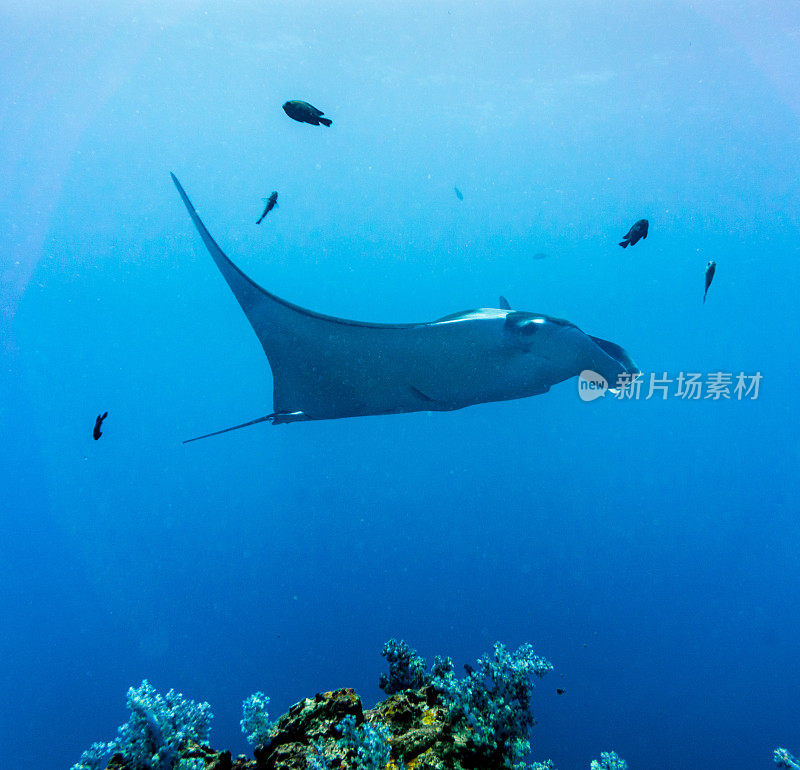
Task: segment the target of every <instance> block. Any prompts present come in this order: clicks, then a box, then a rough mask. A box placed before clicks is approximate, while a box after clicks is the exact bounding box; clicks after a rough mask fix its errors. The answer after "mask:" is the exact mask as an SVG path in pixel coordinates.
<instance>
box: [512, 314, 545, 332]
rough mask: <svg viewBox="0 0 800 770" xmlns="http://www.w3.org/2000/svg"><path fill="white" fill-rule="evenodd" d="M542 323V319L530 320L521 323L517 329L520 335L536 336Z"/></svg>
mask: <svg viewBox="0 0 800 770" xmlns="http://www.w3.org/2000/svg"><path fill="white" fill-rule="evenodd" d="M544 322H545V320H544V318H531V319H530V320H529V321H523V322H522V323H521V324H519V327H518V328H519V330H520V332H522V334H525V335H527V336H530V335H531V334H536V332H537V331H539V329H540V327H541V326H542V325H543V324H544Z"/></svg>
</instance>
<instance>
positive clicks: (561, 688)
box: [556, 687, 566, 695]
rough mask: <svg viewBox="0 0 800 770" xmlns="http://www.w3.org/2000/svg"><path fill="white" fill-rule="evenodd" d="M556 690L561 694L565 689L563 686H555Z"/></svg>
mask: <svg viewBox="0 0 800 770" xmlns="http://www.w3.org/2000/svg"><path fill="white" fill-rule="evenodd" d="M556 692H557V693H558V694H559V695H563V694H564V693H565V692H566V690H565V689H564V688H563V687H556Z"/></svg>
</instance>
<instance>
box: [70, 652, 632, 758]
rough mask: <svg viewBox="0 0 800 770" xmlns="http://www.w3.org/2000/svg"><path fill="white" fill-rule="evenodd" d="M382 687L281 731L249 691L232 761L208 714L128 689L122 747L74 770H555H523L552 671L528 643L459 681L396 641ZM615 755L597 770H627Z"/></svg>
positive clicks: (320, 700)
mask: <svg viewBox="0 0 800 770" xmlns="http://www.w3.org/2000/svg"><path fill="white" fill-rule="evenodd" d="M383 655H384V657H385V658H386V660H387V661H388V663H389V674H388V675H385V676H383V677H382V678H381V686H382V687H383V689H384V691H385V692H387V694H388V697H387V698H386V699H385V700H383V701H381V702H380V703H378V704H377V705H376V706H375V707H374V708H372V709H364V707H363V705H362V703H361V699H360V698H359V696H358V695H357V694H356V693H355V692H354V691H353V690H351V689H340V690H334V691H331V692H325V693H318V694H317V695H315V696H314V697H313V698H305V699H303V700H301V701H300V702H299V703H296V704H295V705H294V706H292V707H291V708H290V709H289V710H288V711H287V712H286V713H285V714H284V715H282V716H281V717H279V718H278V719H277V720H275V721H274V722H271V721H270V720H269V715H268V714H267V710H266V707H267V704H268V703H269V698H267V696H266V695H264V694H263V693H261V692H256V693H253V695H251V696H250V697H249V698H247V699H246V700H245V701H244V703H243V704H242V706H243V718H242V720H241V726H242V730H243V731H244V733H245V734H246V736H247V739H248V740H249V741H250V742H251V743H253V744H255V749H254V752H253V753H254V758H253V759H250V758H248V757H246V756H244V755H242V756H239V757H236V758H235V759H234V758H232V757H231V754H230V752H229V751H214V750H212V749H211V748H210V747H209V746H208V745H207V742H208V737H209V730H210V721H211V711H210V708H209V706H208V704H207V703H202V704H198V703H195V702H194V701H189V700H187V699H185V698H183V696H182V695H180V694H178V693H174V692H173V691H172V690H170V692H168V693H167V695H166V696H161V695H159V694H158V693H156V692H155V690H154V689H153V688H152V687H151V686H150V685H149V683H148V682H147V681H144V682H143V683H142V685H141V686H140V687H139V688H135V689H134V688H131V689H130V690H129V691H128V708H129V709H130V711H131V717H130V719H129V721H128V722H127V723H126V724H125V725H123V726H122V727H120V728H119V734H118V737H117V740H116V741H113V742H111V743H109V744H102V743H98V744H94V745H93V746H92V748H91V749H90V750H89V751H87V752H84V755H83V756H82V757H81V760H80V762H79V763H78V764H76V765H74V766H73V768H72V770H100V768H101V767H103V765H102V762H103V759H104V758H105V757H106V756H108V754H109V753H113V756H112V757H111V760H110V761H109V762H108V764H107V766H106V767H107V768H108V770H200V768H202V769H203V770H555V768H554V767H553V765H552V763H551V762H549V761H546V762H537V763H535V764H533V765H529V764H525V763H524V762H523V758H524V756H525V754H527V752H528V751H529V748H530V744H529V742H528V741H529V733H530V729H531V728H532V726H533V725H534V719H533V712H532V704H533V688H534V681H535V680H536V679H537V678H539V677H541V676H543V675H544V674H545V673H547V672H548V671H549V670H551V669H552V665H551V664H550V663H549V662H548V661H546V660H545V659H544V658H541V657H539V656H537V655H534V653H533V650H532V648H531V646H530V645H527V644H524V645H522V646H521V647H520V648H519V649H518V650H517V651H516V652H509V651H508V650H507V649H506V648H505V646H504V645H502V644H500V643H499V642H498V643H497V644H495V645H494V649H493V650H492V652H491V653H488V654H486V655H483V656H482V657H481V658H480V659H479V660H478V663H477V667H476V668H475V669H472V668H471V667H465V668H467V674H466V676H465V677H463V678H462V679H458V678H457V677H456V676H455V675H454V673H453V664H452V662H451V661H450V660H449V659H446V658H438V657H437V658H436V660H435V661H434V664H433V666H432V668H431V671H430V672H428V670H427V666H426V665H425V661H424V660H423V659H422V658H421V657H420V656H419V655H418V654H417V653H416V651H415V650H413V649H412V648H411V647H409V646H408V645H407V644H406V643H405V642H402V641H400V642H398V641H396V640H390V641H389V642H387V644H386V645H385V646H384V649H383ZM626 767H627V765H626V764H625V762H624V761H623V760H621V759H620V758H619V757H617V755H616V754H614V753H613V752H612V753H610V754H601V759H600V762H593V763H592V770H625V768H626Z"/></svg>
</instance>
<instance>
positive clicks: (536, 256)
mask: <svg viewBox="0 0 800 770" xmlns="http://www.w3.org/2000/svg"><path fill="white" fill-rule="evenodd" d="M533 258H534V259H547V254H545V253H544V252H543V251H537V252H536V253H535V254H534V255H533Z"/></svg>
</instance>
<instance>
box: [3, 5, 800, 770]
mask: <svg viewBox="0 0 800 770" xmlns="http://www.w3.org/2000/svg"><path fill="white" fill-rule="evenodd" d="M9 5H10V4H7V5H6V7H4V8H3V9H2V10H0V30H2V32H0V40H2V46H0V79H1V80H2V83H3V87H2V89H0V173H2V178H3V184H2V186H0V268H1V269H2V283H1V285H0V301H1V302H2V311H3V312H2V314H0V324H2V326H0V334H2V345H0V348H1V350H2V352H0V356H2V361H1V362H0V364H2V366H1V367H0V369H1V371H2V374H1V375H0V377H2V384H1V385H0V387H2V393H3V398H2V402H0V421H1V422H0V424H1V425H2V436H3V441H2V448H1V449H0V461H1V462H0V468H2V470H1V471H0V474H2V476H0V478H2V490H3V494H2V502H1V503H0V506H1V507H0V510H2V514H1V518H0V543H2V546H0V548H2V551H1V552H0V585H2V590H0V617H1V618H2V625H0V661H1V665H0V691H1V692H2V693H3V700H2V708H0V746H2V747H3V750H2V757H3V758H2V760H0V764H1V765H2V766H3V767H15V766H17V764H18V763H19V762H21V761H22V758H23V757H24V761H25V762H26V764H28V765H30V766H32V767H33V766H36V767H47V768H66V767H68V766H69V765H71V764H72V763H73V762H75V761H77V759H78V757H79V756H80V753H81V751H82V750H83V749H84V748H86V747H87V746H88V745H89V744H90V743H91V742H92V741H94V740H100V739H110V738H111V737H112V736H113V734H114V731H115V729H116V726H117V725H118V724H120V723H121V722H123V721H125V719H126V713H125V708H124V705H125V704H124V696H125V690H126V688H127V687H128V686H129V685H135V684H138V683H139V682H140V681H141V680H142V679H143V678H145V677H147V678H149V679H150V681H151V682H153V683H154V684H155V685H156V687H158V688H159V689H160V690H162V691H163V690H166V689H168V688H170V687H175V688H176V689H179V690H181V691H182V692H184V693H185V694H186V695H188V696H189V697H192V698H196V699H201V700H208V701H209V702H210V703H211V704H212V706H213V708H214V711H215V714H216V718H215V721H214V727H213V731H212V740H213V743H214V745H215V746H218V747H230V748H232V749H233V751H234V753H237V752H242V751H245V750H246V743H245V741H244V738H243V736H242V735H241V733H240V731H239V725H238V720H239V719H240V716H241V713H240V703H241V700H242V699H243V698H244V697H245V696H247V695H248V694H249V693H251V692H253V691H254V690H263V691H264V692H266V693H268V694H269V695H270V696H271V698H272V703H271V705H272V710H273V713H274V714H275V715H277V714H279V713H281V712H283V711H284V710H285V709H286V708H288V707H289V706H290V705H291V704H292V703H294V702H296V701H297V700H299V699H301V698H303V697H306V696H309V695H312V694H314V693H315V692H318V691H321V690H324V689H331V688H335V687H340V686H351V687H354V688H356V689H357V690H358V691H359V692H360V693H361V695H362V697H363V699H364V701H365V702H366V703H367V704H368V705H372V703H374V702H375V701H376V700H377V699H378V698H379V696H380V695H381V693H380V691H379V690H378V687H377V681H378V674H379V673H380V671H381V670H383V665H382V664H383V661H382V659H381V658H380V656H379V651H380V648H381V645H382V643H383V642H384V641H385V640H386V639H387V638H389V637H390V636H397V637H402V638H405V639H407V640H408V641H409V642H410V643H411V644H412V645H413V646H415V647H416V648H418V649H419V650H420V652H421V653H422V654H424V655H426V656H427V657H429V658H432V657H433V656H434V655H435V654H439V653H440V654H447V655H450V656H452V657H453V659H454V660H455V661H456V663H457V664H458V665H459V666H460V665H461V663H463V662H474V660H475V659H476V658H477V657H478V656H479V655H480V654H481V653H482V652H484V651H486V650H488V649H489V648H490V646H491V644H492V643H493V642H494V641H495V640H501V641H504V642H505V643H507V644H508V645H509V646H512V647H516V646H517V645H518V644H520V643H522V642H523V641H530V642H532V643H533V644H534V647H535V649H536V651H537V653H539V654H541V655H544V656H546V657H547V658H549V659H550V660H551V661H552V662H553V663H554V665H555V671H554V672H553V673H551V674H549V675H548V676H547V677H546V678H545V679H543V680H542V681H541V682H540V683H539V685H538V686H537V702H536V704H535V711H536V716H537V719H538V720H539V724H538V725H537V726H536V728H535V729H534V734H533V753H532V758H534V759H539V760H542V759H545V758H552V759H553V760H554V761H555V763H556V766H557V767H558V768H560V770H571V769H573V768H575V769H577V768H585V767H588V763H589V760H590V759H592V758H595V757H598V756H599V754H600V752H601V751H607V750H609V749H614V750H616V751H617V752H618V753H619V754H620V755H621V756H623V757H625V758H626V759H627V760H628V762H629V764H630V766H631V768H632V769H639V770H644V769H645V768H646V769H647V770H673V769H674V768H701V767H720V768H722V767H724V768H726V769H727V770H740V769H741V770H753V769H754V768H761V767H763V768H768V767H771V766H772V765H771V752H772V750H773V749H774V748H775V747H776V746H778V745H786V746H787V747H788V748H789V749H790V750H793V751H794V752H795V753H797V752H800V699H798V687H799V686H800V673H798V672H800V667H798V665H797V654H798V640H799V639H800V618H799V617H798V606H800V585H798V544H799V543H800V523H799V522H798V503H797V501H798V499H799V498H800V482H799V481H798V474H797V468H798V463H799V462H800V443H798V417H800V414H799V411H800V410H798V401H797V388H796V385H795V382H796V372H797V360H798V352H800V344H798V337H797V328H798V320H800V315H799V314H798V311H797V290H798V289H797V287H798V277H800V276H799V275H798V257H800V239H799V238H798V236H799V235H800V232H799V231H800V152H799V150H800V120H799V119H800V96H798V94H799V93H800V92H798V90H797V82H796V62H797V61H798V60H800V32H798V30H800V10H798V7H797V6H796V4H794V3H789V2H777V3H771V4H770V5H769V8H767V6H766V5H763V4H761V3H758V2H756V0H753V1H752V2H739V3H731V4H727V3H726V4H721V3H706V4H688V3H683V2H664V3H658V4H655V3H648V4H642V3H632V2H631V3H629V2H619V1H618V0H611V2H603V3H600V2H596V3H595V2H588V3H580V4H562V3H557V2H541V3H527V2H520V3H498V4H494V3H493V4H491V5H490V4H489V3H485V4H476V3H464V2H459V3H455V2H453V3H450V2H436V3H430V2H427V3H423V2H418V3H412V2H408V3H395V4H386V5H383V4H381V5H379V4H377V3H374V4H359V3H332V2H328V3H324V2H318V3H311V2H293V3H289V4H286V3H273V2H258V3H255V2H252V3H250V2H248V3H241V4H237V5H236V6H231V7H228V6H226V9H225V10H220V9H217V8H216V7H214V6H213V5H211V4H208V5H207V7H204V6H203V5H201V4H188V3H177V2H173V3H169V4H165V6H166V7H164V8H159V7H158V6H157V5H156V4H148V5H144V4H142V5H140V4H127V5H123V4H113V7H110V6H108V5H106V4H99V3H88V2H86V3H78V2H76V3H73V4H70V5H71V7H70V8H64V7H63V6H64V4H55V3H53V4H51V5H50V6H49V7H48V6H46V5H45V4H44V3H36V4H30V6H28V5H25V6H20V7H9ZM287 99H305V100H307V101H309V102H311V103H312V104H314V105H316V106H318V107H319V108H320V109H322V110H324V111H325V113H326V114H327V115H329V116H330V117H331V118H332V119H333V126H332V127H331V128H330V129H327V128H324V127H312V126H308V125H303V124H299V123H295V122H293V121H291V120H290V119H289V118H287V117H286V115H284V113H283V111H282V110H281V104H282V103H283V102H284V101H286V100H287ZM169 171H174V172H175V173H176V174H177V175H178V177H179V178H180V180H181V181H182V183H183V184H184V186H185V187H186V190H187V192H188V193H189V195H190V196H191V197H192V199H193V201H194V203H195V205H196V206H197V208H198V210H199V212H200V214H201V216H202V217H203V218H204V220H205V222H206V224H207V226H208V227H209V229H210V230H211V232H212V234H213V235H214V236H215V237H216V239H217V240H218V242H219V243H220V245H221V246H222V248H223V249H225V250H226V252H227V253H228V254H229V255H230V256H231V258H232V259H233V260H234V261H235V262H236V263H237V264H238V265H239V266H240V267H241V268H242V269H243V270H245V272H247V273H248V274H249V275H251V276H252V277H253V278H254V279H255V280H257V281H258V282H259V283H261V284H262V285H264V286H265V287H267V288H268V289H269V290H271V291H273V292H275V293H276V294H278V295H279V296H281V297H285V298H287V299H289V300H290V301H292V302H296V303H298V304H300V305H302V306H305V307H309V308H312V309H314V310H317V311H320V312H323V313H328V314H331V315H337V316H342V317H346V318H355V319H360V320H370V321H379V322H389V323H391V322H409V321H425V320H432V319H434V318H437V317H440V316H442V315H445V314H447V313H451V312H455V311H458V310H466V309H470V308H474V307H480V306H490V307H491V306H496V303H497V298H498V295H500V294H504V295H505V296H507V297H508V298H509V300H510V301H511V303H512V305H513V306H514V307H515V308H521V309H528V310H535V311H537V312H543V313H547V314H549V315H554V316H558V317H563V318H568V319H569V320H571V321H573V322H574V323H576V324H578V325H579V326H580V327H581V328H582V329H584V330H586V331H587V332H588V333H590V334H594V335H597V336H600V337H603V338H606V339H610V340H613V341H615V342H617V343H618V344H620V345H623V346H624V347H625V348H626V349H627V350H628V351H629V352H630V353H631V355H632V356H633V357H634V358H635V359H636V361H637V363H638V364H639V366H640V367H641V368H642V369H643V371H644V372H645V373H650V372H656V373H657V374H659V375H661V374H662V373H663V372H666V373H668V374H669V375H670V376H673V377H674V376H676V375H677V374H678V373H679V372H681V371H684V372H689V371H692V372H701V373H709V372H716V371H723V372H730V373H734V374H736V373H738V372H740V371H744V372H747V373H754V372H760V373H761V374H762V376H763V380H762V382H761V389H760V393H759V396H758V399H756V400H752V399H743V400H737V399H735V398H732V399H730V400H720V401H712V400H707V399H702V400H699V401H686V400H682V399H679V398H675V397H670V398H668V399H666V400H660V399H655V398H651V399H645V398H641V399H640V400H637V401H619V400H616V399H613V398H611V397H606V398H604V399H602V400H599V401H596V402H593V403H583V402H582V401H581V400H580V399H579V398H578V391H577V386H576V381H575V380H570V381H568V382H566V383H563V384H561V385H558V386H555V387H554V388H553V389H552V391H551V392H550V393H549V394H547V395H544V396H538V397H535V398H530V399H525V400H521V401H510V402H504V403H497V404H488V405H483V406H477V407H471V408H468V409H465V410H462V411H458V412H452V413H424V412H421V413H416V414H407V415H398V416H387V417H368V418H358V419H350V420H340V421H329V422H318V423H314V422H311V423H300V424H294V425H286V426H279V427H271V426H269V425H259V426H256V427H253V428H248V429H245V430H241V431H236V432H233V433H229V434H226V435H224V436H220V437H216V438H213V439H208V440H207V441H203V442H198V443H194V444H190V445H186V446H184V445H182V444H181V443H180V442H181V440H182V439H185V438H189V437H191V436H194V435H198V434H200V433H206V432H209V431H212V430H217V429H220V428H224V427H227V426H228V425H233V424H236V423H239V422H244V421H246V420H249V419H252V418H254V417H258V416H260V415H263V414H267V413H268V412H270V411H271V406H272V401H271V395H272V393H271V390H272V382H271V374H270V370H269V367H268V364H267V361H266V359H265V357H264V355H263V352H262V350H261V347H260V345H259V343H258V341H257V339H256V337H255V335H254V334H253V333H252V331H251V329H250V327H249V324H248V322H247V320H246V318H245V317H244V315H243V314H242V312H241V310H240V309H239V307H238V305H237V304H236V302H235V300H234V299H233V296H232V295H231V293H230V291H229V289H228V287H227V286H226V285H225V282H224V281H223V279H222V278H221V276H220V275H219V273H218V271H217V269H216V268H215V266H214V265H213V263H212V262H211V259H210V257H209V256H208V254H207V253H206V251H205V249H204V248H203V246H202V243H201V242H200V239H199V237H198V236H197V234H196V232H195V231H194V229H193V227H192V225H191V222H190V221H189V218H188V217H187V215H186V211H185V210H184V208H183V206H182V204H181V202H180V199H179V198H178V196H177V194H176V191H175V189H174V187H173V186H172V183H171V181H170V178H169ZM454 186H458V188H459V189H460V190H461V191H462V192H463V197H464V199H463V201H459V200H458V198H457V197H456V195H455V192H454V189H453V188H454ZM272 190H278V191H279V196H280V197H279V206H278V208H276V209H275V210H274V211H273V212H271V213H270V214H269V215H268V217H267V218H266V219H265V221H264V223H262V225H261V226H259V227H256V225H255V220H256V218H257V217H258V216H259V215H260V213H261V208H262V207H263V204H262V203H261V197H262V196H266V195H268V194H269V193H270V192H271V191H272ZM641 217H646V218H648V219H649V220H650V235H649V237H648V239H647V240H646V241H641V242H640V243H639V244H637V245H636V246H634V247H631V248H628V249H626V250H624V251H623V250H622V249H620V248H619V246H617V242H618V240H619V239H620V238H621V236H622V235H624V233H625V232H626V231H627V230H628V228H629V227H630V225H631V224H633V222H634V221H635V220H637V219H639V218H641ZM537 253H544V254H547V255H548V256H547V258H546V259H534V258H533V255H534V254H537ZM708 260H715V261H716V262H717V264H718V269H717V275H716V278H715V282H714V284H713V286H712V287H711V290H710V291H709V296H708V302H707V304H705V305H703V304H702V302H701V300H702V290H703V274H704V269H705V265H706V262H707V261H708ZM104 410H108V412H109V417H108V419H107V421H106V423H105V426H104V435H103V437H102V439H101V440H100V441H98V442H94V441H93V440H92V438H91V428H92V425H93V422H94V417H95V415H96V414H97V413H98V412H101V411H104ZM557 687H560V688H564V689H566V693H565V694H564V695H562V696H558V695H557V694H556V692H555V691H556V688H557Z"/></svg>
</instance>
